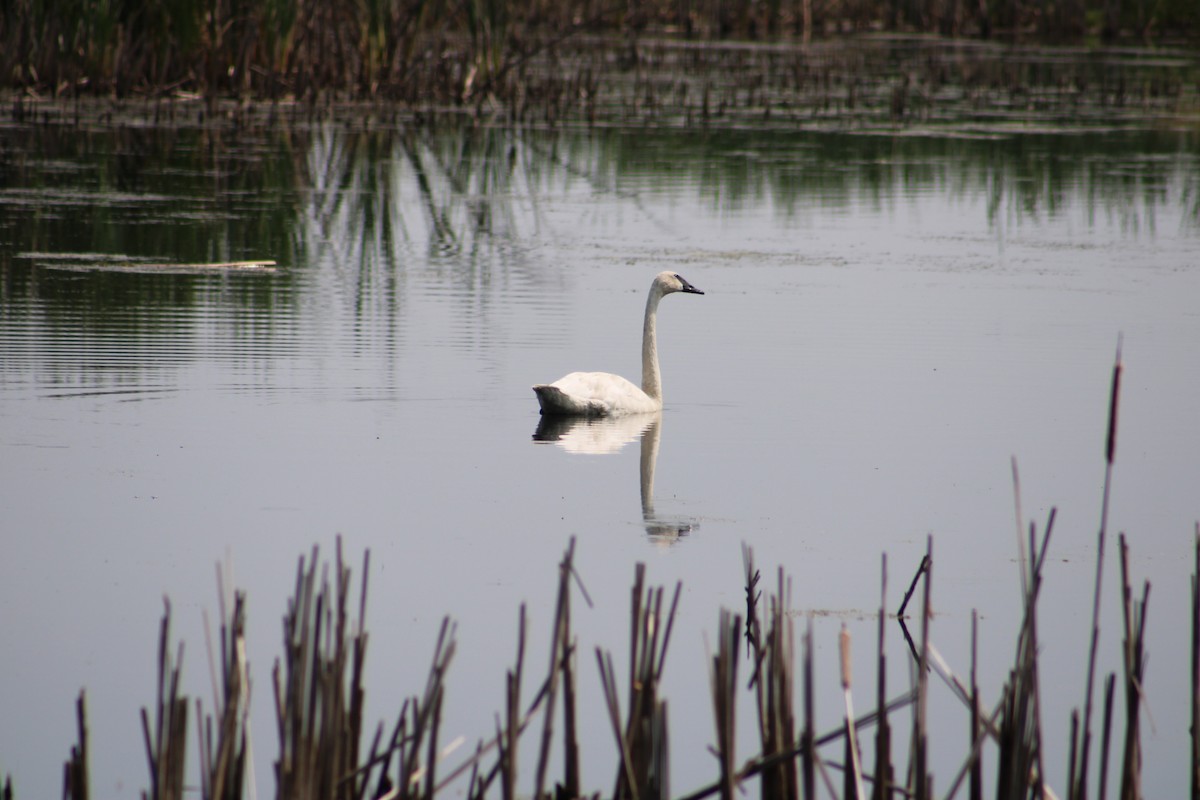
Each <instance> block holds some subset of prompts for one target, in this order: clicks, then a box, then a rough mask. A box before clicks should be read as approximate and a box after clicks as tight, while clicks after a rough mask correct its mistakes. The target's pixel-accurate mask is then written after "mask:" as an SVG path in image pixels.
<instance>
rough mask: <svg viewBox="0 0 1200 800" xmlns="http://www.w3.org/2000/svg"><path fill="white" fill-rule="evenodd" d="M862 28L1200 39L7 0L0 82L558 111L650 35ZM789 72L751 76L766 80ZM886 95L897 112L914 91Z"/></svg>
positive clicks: (1083, 32) (1165, 9) (966, 22)
mask: <svg viewBox="0 0 1200 800" xmlns="http://www.w3.org/2000/svg"><path fill="white" fill-rule="evenodd" d="M856 33H871V34H878V33H888V34H918V35H921V34H935V35H940V36H948V37H973V38H976V39H978V40H989V39H993V38H1003V39H1004V40H1006V41H1010V40H1014V39H1028V38H1032V39H1034V40H1035V41H1040V42H1068V43H1072V44H1079V43H1081V42H1085V41H1096V40H1102V41H1106V42H1112V41H1133V42H1136V43H1156V44H1160V45H1161V44H1164V43H1171V42H1179V41H1184V42H1186V41H1187V37H1189V36H1190V37H1193V38H1194V37H1195V36H1197V35H1200V16H1198V15H1197V12H1196V8H1195V4H1194V2H1192V0H1123V1H1122V2H1113V0H1070V1H1069V2H1060V3H1055V4H1051V5H1047V4H1045V3H1040V2H1036V0H978V1H976V0H854V1H853V2H846V1H845V0H769V1H768V2H763V1H762V0H733V1H732V2H729V1H728V0H726V1H724V2H716V0H567V1H566V2H554V1H553V0H526V1H525V2H521V3H516V2H512V0H465V1H462V2H458V1H453V0H244V1H242V2H231V0H213V1H212V2H206V3H167V2H153V3H142V4H139V3H92V2H82V1H81V0H14V1H13V2H9V3H5V4H4V5H3V6H0V89H9V90H13V91H15V92H16V95H15V97H16V99H17V101H20V99H21V98H24V97H42V98H45V97H53V98H73V97H81V96H89V97H101V98H133V97H141V98H165V97H174V98H184V99H186V98H192V99H196V98H203V99H205V100H207V101H209V103H210V104H211V103H215V101H217V100H218V99H226V100H229V99H233V100H237V101H241V102H247V101H276V100H295V101H301V102H304V103H306V104H309V105H312V106H325V105H327V104H329V103H332V102H335V101H338V100H343V101H344V100H359V101H362V100H368V101H370V100H387V101H392V102H397V103H400V104H404V105H407V106H411V107H419V108H424V109H439V108H446V107H455V108H461V109H468V110H474V111H475V112H476V113H481V112H485V111H487V110H489V109H490V110H495V109H496V108H498V107H504V108H507V109H509V110H510V112H511V113H512V114H513V115H515V116H517V117H518V118H524V117H525V116H526V115H527V114H529V115H536V116H543V115H548V116H551V117H553V116H555V115H557V114H559V113H561V108H562V107H563V106H576V107H579V108H586V107H588V106H589V104H590V103H591V102H592V101H593V99H594V98H595V96H596V95H597V94H601V95H604V94H611V93H612V92H611V90H610V89H608V88H606V86H607V84H609V83H610V82H611V81H613V80H614V79H616V80H617V81H618V82H620V80H621V79H622V77H623V76H624V75H626V74H628V73H630V72H639V71H641V70H642V69H644V67H645V66H646V64H647V63H648V62H650V61H652V60H653V55H652V54H650V55H648V54H647V52H646V49H647V48H646V47H645V46H644V44H645V43H646V42H650V43H653V42H655V41H658V40H662V39H671V40H673V41H676V42H682V43H685V44H688V45H692V47H691V48H690V49H692V50H705V49H707V45H709V44H711V43H714V42H722V43H726V44H732V45H735V47H734V48H733V52H734V53H735V54H739V53H740V54H744V53H745V48H744V46H743V45H744V44H745V43H746V42H771V43H780V42H783V43H794V44H800V45H804V46H807V45H808V44H809V43H810V42H811V41H818V40H820V39H822V38H827V37H838V36H844V35H847V34H856ZM598 43H599V44H600V46H597V44H598ZM697 44H703V45H705V47H695V45H697ZM650 49H651V50H652V49H653V47H651V48H650ZM726 57H728V55H727V56H726ZM781 77H782V78H786V75H781V74H773V73H769V72H763V73H760V74H759V75H758V79H759V80H760V81H761V85H762V86H765V87H768V88H769V86H770V84H771V82H772V81H776V80H779V79H781ZM645 88H647V87H643V89H645ZM751 88H753V87H751ZM894 88H895V91H892V90H890V89H889V102H890V103H892V104H893V105H897V106H899V107H900V108H901V109H903V107H904V106H905V105H907V104H908V103H910V102H912V101H913V100H914V99H916V100H919V98H920V95H921V91H920V87H916V86H914V87H912V91H909V87H908V86H907V85H904V86H897V87H894ZM692 89H693V93H695V94H696V96H697V97H700V93H696V92H695V87H692ZM701 89H703V87H701ZM643 99H647V100H649V101H650V103H649V104H650V105H653V104H655V103H661V102H663V101H665V100H668V99H669V96H668V95H667V94H665V93H664V92H658V93H656V94H653V95H646V94H645V93H643ZM724 102H727V98H724V97H713V98H712V103H713V105H714V106H719V105H720V104H722V103H724ZM643 104H644V103H643Z"/></svg>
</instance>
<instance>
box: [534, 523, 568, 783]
mask: <svg viewBox="0 0 1200 800" xmlns="http://www.w3.org/2000/svg"><path fill="white" fill-rule="evenodd" d="M574 558H575V537H574V536H572V537H571V540H570V542H569V544H568V545H567V552H566V553H565V554H564V555H563V560H562V562H561V563H559V565H558V599H557V601H556V602H555V607H554V631H553V634H552V635H551V637H550V670H549V679H548V687H547V691H546V716H545V722H544V723H543V727H542V742H541V747H540V749H539V750H538V762H537V771H536V773H535V775H536V777H535V779H534V792H533V796H534V798H540V797H541V796H542V789H543V787H544V786H545V785H546V770H547V768H548V766H549V758H550V743H551V740H552V738H553V733H554V705H555V700H556V698H557V697H558V678H559V672H560V670H561V672H562V677H563V683H564V687H563V689H564V694H565V695H566V698H565V699H564V710H563V726H564V728H565V729H566V733H565V735H564V740H565V746H566V750H565V752H564V762H565V765H564V776H565V777H564V783H565V784H566V785H565V786H564V787H563V788H564V789H565V791H566V792H567V793H568V794H569V796H570V797H577V796H578V795H579V786H578V780H579V779H578V764H579V755H578V744H577V743H576V739H575V733H574V722H575V712H574V707H575V703H574V698H573V694H574V686H573V685H572V677H571V672H570V667H569V665H568V661H569V659H570V652H571V642H570V636H571V627H570V615H571V605H570V601H571V596H570V590H571V573H572V571H573V565H572V562H573V560H574Z"/></svg>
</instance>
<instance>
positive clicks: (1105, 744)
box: [1096, 672, 1117, 800]
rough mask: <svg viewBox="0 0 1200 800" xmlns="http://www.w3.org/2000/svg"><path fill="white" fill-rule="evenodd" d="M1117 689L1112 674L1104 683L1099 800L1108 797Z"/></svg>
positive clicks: (1097, 795)
mask: <svg viewBox="0 0 1200 800" xmlns="http://www.w3.org/2000/svg"><path fill="white" fill-rule="evenodd" d="M1116 689H1117V676H1116V674H1115V673H1112V672H1110V673H1108V679H1107V680H1105V682H1104V717H1103V719H1102V720H1101V723H1100V724H1101V726H1102V727H1101V728H1100V789H1099V791H1098V792H1097V793H1096V798H1097V800H1104V798H1105V797H1107V796H1108V757H1109V753H1110V752H1111V748H1110V744H1111V743H1112V723H1113V696H1114V695H1115V694H1116Z"/></svg>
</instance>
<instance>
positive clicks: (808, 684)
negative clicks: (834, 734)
mask: <svg viewBox="0 0 1200 800" xmlns="http://www.w3.org/2000/svg"><path fill="white" fill-rule="evenodd" d="M803 650H804V655H803V662H804V671H803V672H804V676H803V681H804V732H803V733H801V734H800V749H801V759H800V766H801V771H800V774H801V781H802V783H801V785H802V786H803V787H804V791H803V792H802V793H801V795H800V796H801V797H803V798H805V800H808V799H809V798H815V797H816V796H817V777H816V759H817V746H816V733H815V730H814V724H813V720H814V719H816V708H815V703H814V700H813V641H812V617H809V618H808V626H807V627H806V628H805V630H804V648H803Z"/></svg>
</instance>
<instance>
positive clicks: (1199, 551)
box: [1191, 522, 1200, 800]
mask: <svg viewBox="0 0 1200 800" xmlns="http://www.w3.org/2000/svg"><path fill="white" fill-rule="evenodd" d="M1195 550H1196V564H1195V572H1193V573H1192V769H1191V783H1192V800H1200V522H1198V523H1196V532H1195Z"/></svg>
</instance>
